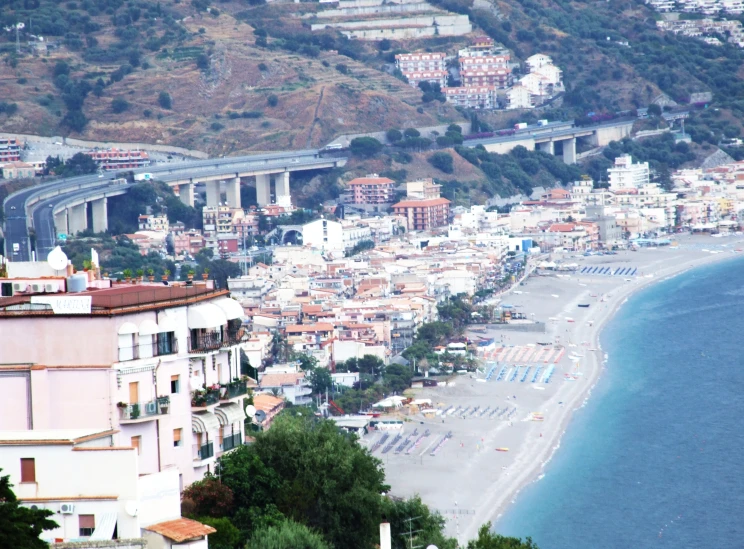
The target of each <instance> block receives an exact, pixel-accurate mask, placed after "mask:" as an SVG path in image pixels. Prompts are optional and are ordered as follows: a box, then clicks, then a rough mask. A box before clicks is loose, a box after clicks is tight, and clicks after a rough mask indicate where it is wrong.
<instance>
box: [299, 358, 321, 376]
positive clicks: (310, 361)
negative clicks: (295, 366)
mask: <svg viewBox="0 0 744 549" xmlns="http://www.w3.org/2000/svg"><path fill="white" fill-rule="evenodd" d="M297 362H299V363H300V369H301V370H304V371H306V372H308V371H310V370H315V368H317V367H318V359H317V358H315V357H314V356H310V355H306V354H301V355H300V356H298V357H297Z"/></svg>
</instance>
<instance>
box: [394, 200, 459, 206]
mask: <svg viewBox="0 0 744 549" xmlns="http://www.w3.org/2000/svg"><path fill="white" fill-rule="evenodd" d="M449 203H450V201H449V200H447V199H446V198H428V199H424V200H402V201H401V202H398V203H397V204H394V205H393V208H425V207H427V206H441V205H443V204H449Z"/></svg>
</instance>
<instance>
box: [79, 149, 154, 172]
mask: <svg viewBox="0 0 744 549" xmlns="http://www.w3.org/2000/svg"><path fill="white" fill-rule="evenodd" d="M85 154H87V155H89V156H91V157H93V160H95V161H96V162H98V164H99V165H100V166H101V169H103V170H106V171H111V170H127V169H133V168H142V167H144V166H149V165H150V156H149V155H148V154H147V152H145V151H122V150H119V149H106V150H93V151H88V152H86V153H85Z"/></svg>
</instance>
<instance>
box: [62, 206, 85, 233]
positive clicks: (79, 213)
mask: <svg viewBox="0 0 744 549" xmlns="http://www.w3.org/2000/svg"><path fill="white" fill-rule="evenodd" d="M86 206H87V203H85V202H83V203H82V204H78V205H77V206H70V207H69V208H67V222H68V224H69V234H71V235H76V234H78V233H81V232H83V231H84V230H85V229H87V228H88V208H87V207H86Z"/></svg>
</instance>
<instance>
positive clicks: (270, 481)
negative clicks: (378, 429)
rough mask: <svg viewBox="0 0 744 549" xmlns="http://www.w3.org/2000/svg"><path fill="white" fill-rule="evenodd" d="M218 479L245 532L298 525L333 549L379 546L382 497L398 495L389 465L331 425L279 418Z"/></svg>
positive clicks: (225, 463) (224, 464)
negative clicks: (389, 479)
mask: <svg viewBox="0 0 744 549" xmlns="http://www.w3.org/2000/svg"><path fill="white" fill-rule="evenodd" d="M218 474H219V476H220V478H222V482H224V483H225V484H226V485H227V486H229V487H230V488H231V489H232V491H233V494H234V496H235V499H234V515H233V519H232V520H233V523H234V524H235V525H236V526H237V527H238V528H240V529H241V530H242V531H243V532H249V531H252V530H253V531H255V530H257V529H260V528H262V527H263V526H264V525H278V524H280V523H281V522H282V521H283V520H284V519H291V520H294V521H296V522H299V523H301V524H304V525H305V526H307V527H309V528H314V529H316V530H317V531H318V532H319V533H320V534H321V535H322V536H323V537H324V538H325V539H326V540H327V541H328V542H329V544H331V545H332V546H333V547H339V548H340V547H343V548H344V549H370V548H371V547H372V545H373V544H374V543H376V541H377V540H378V536H379V534H378V524H379V522H380V518H381V505H382V502H381V499H382V498H381V496H380V494H381V493H382V492H386V491H388V490H389V489H390V487H389V486H386V485H385V484H384V479H385V473H384V471H383V469H382V463H381V462H380V460H378V459H376V458H374V457H372V456H371V455H369V453H368V452H367V451H366V450H365V449H363V448H362V447H361V446H360V445H359V444H358V442H357V441H356V438H355V437H349V436H347V435H346V434H344V433H342V432H341V431H340V430H339V429H338V428H337V427H336V426H335V424H334V423H333V422H331V421H325V420H317V419H315V418H310V417H304V416H302V417H296V416H295V417H292V416H279V417H277V418H276V419H275V421H274V423H273V424H272V426H271V429H269V430H268V431H264V432H260V433H258V434H257V435H256V441H255V443H253V444H251V445H250V446H241V447H239V448H237V449H236V450H234V451H233V452H231V453H229V454H227V455H225V456H223V457H222V458H221V460H220V464H219V465H218ZM251 547H265V546H261V545H251Z"/></svg>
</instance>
